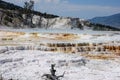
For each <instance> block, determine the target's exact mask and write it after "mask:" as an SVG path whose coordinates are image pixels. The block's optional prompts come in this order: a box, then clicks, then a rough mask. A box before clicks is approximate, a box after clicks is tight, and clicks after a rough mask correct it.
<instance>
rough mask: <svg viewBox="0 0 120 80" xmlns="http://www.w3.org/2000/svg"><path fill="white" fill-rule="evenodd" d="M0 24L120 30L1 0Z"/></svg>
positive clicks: (24, 26)
mask: <svg viewBox="0 0 120 80" xmlns="http://www.w3.org/2000/svg"><path fill="white" fill-rule="evenodd" d="M0 24H1V26H7V27H9V28H44V29H80V30H99V31H100V30H102V31H111V30H113V31H114V30H115V31H119V30H120V29H118V28H114V27H111V26H106V25H101V24H94V23H91V22H89V21H86V20H83V19H79V18H71V17H58V16H56V15H52V14H46V13H41V12H38V11H31V10H26V9H24V8H22V7H20V6H17V5H14V4H12V3H8V2H4V1H2V0H0Z"/></svg>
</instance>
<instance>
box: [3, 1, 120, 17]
mask: <svg viewBox="0 0 120 80" xmlns="http://www.w3.org/2000/svg"><path fill="white" fill-rule="evenodd" d="M4 1H7V2H11V3H13V4H17V5H20V6H24V2H25V1H29V0H4ZM33 1H35V6H34V9H35V10H37V11H40V12H43V13H45V12H46V13H49V14H55V15H58V16H64V17H77V18H82V19H91V18H93V17H100V16H109V15H113V14H117V13H120V0H33Z"/></svg>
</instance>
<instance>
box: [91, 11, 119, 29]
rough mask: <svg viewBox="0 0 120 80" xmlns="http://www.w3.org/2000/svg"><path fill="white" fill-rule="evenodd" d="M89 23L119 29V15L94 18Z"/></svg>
mask: <svg viewBox="0 0 120 80" xmlns="http://www.w3.org/2000/svg"><path fill="white" fill-rule="evenodd" d="M90 22H93V23H99V24H104V25H109V26H113V27H116V28H119V29H120V13H118V14H114V15H111V16H105V17H95V18H93V19H90Z"/></svg>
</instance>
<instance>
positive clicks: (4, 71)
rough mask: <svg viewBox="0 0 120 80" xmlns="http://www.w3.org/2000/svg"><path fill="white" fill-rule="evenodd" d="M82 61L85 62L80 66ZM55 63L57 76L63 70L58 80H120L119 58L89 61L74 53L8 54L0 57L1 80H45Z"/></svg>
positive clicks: (33, 52)
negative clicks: (61, 76)
mask: <svg viewBox="0 0 120 80" xmlns="http://www.w3.org/2000/svg"><path fill="white" fill-rule="evenodd" d="M81 59H83V60H85V61H86V65H83V63H82V61H81ZM53 63H55V64H56V67H55V68H56V69H57V73H56V74H57V75H61V74H62V73H63V72H64V71H65V76H64V78H62V79H61V80H120V68H119V67H120V59H115V60H92V59H91V60H88V59H85V58H83V57H81V56H79V55H77V54H63V53H52V52H42V51H36V50H30V51H27V50H25V51H22V50H19V51H8V52H6V53H4V54H0V74H1V75H2V77H3V78H4V80H8V79H10V78H12V79H13V80H17V79H18V80H44V79H43V78H41V76H42V75H43V74H44V73H50V72H49V69H50V65H51V64H53Z"/></svg>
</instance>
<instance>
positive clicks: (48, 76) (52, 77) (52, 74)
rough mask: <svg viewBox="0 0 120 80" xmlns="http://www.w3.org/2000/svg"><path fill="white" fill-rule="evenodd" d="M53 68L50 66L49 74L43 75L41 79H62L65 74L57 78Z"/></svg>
mask: <svg viewBox="0 0 120 80" xmlns="http://www.w3.org/2000/svg"><path fill="white" fill-rule="evenodd" d="M54 67H55V64H52V65H51V69H50V72H51V74H43V75H42V78H43V77H45V80H60V79H59V78H61V77H64V74H65V72H64V73H63V74H62V75H59V76H57V75H56V74H55V73H56V70H55V69H54Z"/></svg>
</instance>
